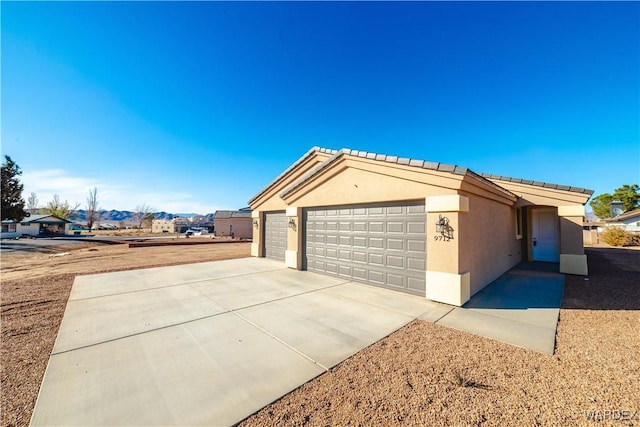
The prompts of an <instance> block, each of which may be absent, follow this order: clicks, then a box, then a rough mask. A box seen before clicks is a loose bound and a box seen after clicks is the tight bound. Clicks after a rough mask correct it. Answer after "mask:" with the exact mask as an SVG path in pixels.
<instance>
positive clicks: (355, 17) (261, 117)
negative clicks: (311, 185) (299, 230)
mask: <svg viewBox="0 0 640 427" xmlns="http://www.w3.org/2000/svg"><path fill="white" fill-rule="evenodd" d="M0 7H1V20H2V22H1V23H2V30H1V31H2V46H1V47H2V51H1V59H2V98H1V101H2V117H1V118H2V154H3V155H4V154H8V155H10V156H11V157H12V158H13V160H14V161H16V162H17V163H18V165H19V166H20V167H21V168H22V170H23V177H22V178H23V179H22V180H23V182H24V184H25V191H24V195H25V198H26V197H27V196H28V194H29V193H30V192H32V191H33V192H35V193H36V194H37V195H38V198H39V199H40V203H41V204H42V205H44V204H45V203H46V201H48V200H50V199H51V197H52V195H53V194H54V193H57V194H59V195H60V197H61V198H62V199H67V200H69V202H71V203H75V202H78V203H81V205H82V206H84V205H85V204H86V197H87V194H88V191H89V189H90V188H93V187H94V186H95V187H97V188H98V192H99V201H100V205H101V206H102V207H103V208H106V209H119V210H132V209H134V208H135V206H137V205H139V204H142V203H145V204H149V205H152V206H153V207H155V208H156V209H157V210H164V211H168V212H174V213H176V212H197V213H208V212H213V211H215V210H216V209H227V208H231V209H234V208H241V207H244V206H246V203H247V201H248V200H249V199H250V198H251V197H252V196H253V195H254V194H255V193H257V192H258V191H259V190H260V189H262V188H263V187H264V186H265V185H266V184H268V183H269V182H270V181H271V180H272V179H273V178H274V177H276V176H277V175H278V174H279V173H280V172H282V171H283V170H284V169H285V168H286V167H288V166H289V165H290V164H291V163H292V162H294V161H295V160H296V159H298V158H299V157H300V156H302V155H303V154H304V153H305V152H306V151H308V150H309V149H310V148H311V147H313V146H321V147H327V148H334V149H339V148H343V147H347V148H353V149H358V150H364V151H370V152H376V153H385V154H393V155H400V156H405V157H412V158H418V159H424V160H430V161H438V162H443V163H453V164H457V165H460V166H465V167H468V168H470V169H472V170H474V171H476V172H485V173H493V174H500V175H507V176H514V177H520V178H527V179H534V180H539V181H547V182H553V183H558V184H568V185H573V186H580V187H585V188H590V189H593V190H595V192H596V194H599V193H603V192H612V191H613V190H614V189H615V188H617V187H619V186H621V185H622V184H631V183H638V182H639V181H640V134H639V133H640V101H639V100H640V85H639V80H640V56H639V55H640V54H639V52H640V30H639V28H640V24H639V22H640V20H639V18H638V17H639V16H640V3H638V2H620V3H606V2H603V3H598V2H568V3H560V2H531V3H529V2H471V3H461V2H406V3H397V2H393V3H392V2H372V3H361V2H356V3H346V2H313V3H311V2H261V3H252V2H233V3H226V2H187V3H174V2H159V3H156V2H154V3H152V2H131V3H130V2H60V3H53V2H34V3H22V2H16V3H14V2H5V1H3V2H2V3H1V6H0Z"/></svg>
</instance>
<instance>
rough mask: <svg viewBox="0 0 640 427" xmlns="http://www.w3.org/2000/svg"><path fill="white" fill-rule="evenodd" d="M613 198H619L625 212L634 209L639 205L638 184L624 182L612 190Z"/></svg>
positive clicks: (639, 192) (639, 191) (639, 187)
mask: <svg viewBox="0 0 640 427" xmlns="http://www.w3.org/2000/svg"><path fill="white" fill-rule="evenodd" d="M613 200H620V201H621V202H622V205H623V207H624V211H625V212H629V211H632V210H634V209H636V208H637V207H639V206H640V186H638V184H632V185H628V184H625V185H623V186H622V187H620V188H616V191H614V192H613Z"/></svg>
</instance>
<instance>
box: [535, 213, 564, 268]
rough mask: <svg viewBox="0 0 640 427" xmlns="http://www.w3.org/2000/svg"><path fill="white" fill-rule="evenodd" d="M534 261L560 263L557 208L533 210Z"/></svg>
mask: <svg viewBox="0 0 640 427" xmlns="http://www.w3.org/2000/svg"><path fill="white" fill-rule="evenodd" d="M531 220H532V232H533V236H532V244H533V260H534V261H548V262H558V261H559V258H560V255H559V252H560V251H559V248H558V213H557V210H556V208H545V209H533V210H532V211H531Z"/></svg>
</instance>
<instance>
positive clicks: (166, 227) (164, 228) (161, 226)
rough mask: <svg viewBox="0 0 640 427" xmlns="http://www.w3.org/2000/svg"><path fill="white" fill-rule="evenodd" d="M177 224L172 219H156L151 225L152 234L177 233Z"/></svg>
mask: <svg viewBox="0 0 640 427" xmlns="http://www.w3.org/2000/svg"><path fill="white" fill-rule="evenodd" d="M175 231H176V228H175V222H174V220H172V219H154V220H153V222H152V223H151V232H152V233H175Z"/></svg>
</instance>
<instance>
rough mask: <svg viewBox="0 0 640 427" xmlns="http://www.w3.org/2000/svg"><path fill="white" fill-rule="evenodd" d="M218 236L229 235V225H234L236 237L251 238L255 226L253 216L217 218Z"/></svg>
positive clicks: (216, 232)
mask: <svg viewBox="0 0 640 427" xmlns="http://www.w3.org/2000/svg"><path fill="white" fill-rule="evenodd" d="M214 225H215V235H216V236H223V237H224V236H229V235H230V234H229V226H233V237H234V238H236V239H251V238H252V237H253V227H252V226H251V218H216V219H215V222H214Z"/></svg>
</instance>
